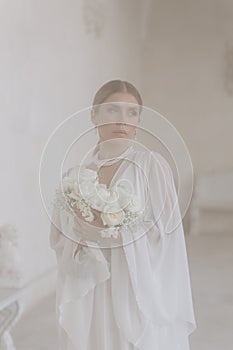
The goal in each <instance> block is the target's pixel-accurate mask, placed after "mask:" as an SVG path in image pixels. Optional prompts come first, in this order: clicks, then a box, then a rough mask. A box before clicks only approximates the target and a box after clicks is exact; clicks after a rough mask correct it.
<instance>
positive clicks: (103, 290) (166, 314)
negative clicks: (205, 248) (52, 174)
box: [50, 80, 196, 350]
mask: <svg viewBox="0 0 233 350" xmlns="http://www.w3.org/2000/svg"><path fill="white" fill-rule="evenodd" d="M141 110H142V99H141V97H140V94H139V93H138V91H137V90H136V88H135V87H134V86H133V85H132V84H130V83H128V82H125V81H120V80H113V81H110V82H108V83H106V84H105V85H103V86H102V87H101V88H100V89H99V91H98V92H97V93H96V96H95V99H94V101H93V108H92V114H91V119H92V122H93V123H94V125H95V126H96V128H97V130H98V134H99V142H98V144H97V145H96V147H95V150H94V152H93V153H92V155H91V159H90V160H89V162H87V163H86V164H85V166H86V167H87V169H91V170H96V171H97V173H98V175H99V183H100V184H102V185H103V184H105V185H106V186H107V188H108V189H111V188H114V189H116V186H117V184H118V185H119V188H120V189H122V188H124V185H122V184H121V181H124V180H127V181H128V184H131V185H132V186H131V189H133V191H134V193H133V194H134V195H136V198H139V199H140V204H141V206H140V208H143V210H142V211H141V213H143V214H142V215H141V216H139V217H140V218H141V220H139V221H138V222H137V221H135V223H134V222H132V223H131V224H130V225H128V226H127V227H125V226H124V227H123V226H122V227H121V228H120V230H119V231H118V235H117V236H115V237H113V236H111V234H110V235H109V236H107V237H103V236H100V234H99V233H100V230H102V229H104V228H105V227H106V225H104V223H105V224H106V222H107V223H108V224H109V222H110V220H115V219H118V217H117V214H116V212H112V213H111V212H110V214H109V213H108V214H106V215H108V216H103V215H102V214H103V213H102V212H101V210H97V209H96V208H92V214H91V215H92V216H91V220H89V222H87V221H86V220H85V219H84V216H83V213H82V212H81V210H80V209H79V208H78V207H77V208H75V211H74V217H73V218H72V219H71V218H70V217H69V218H68V214H67V217H65V219H64V212H63V213H61V211H59V210H56V211H54V214H53V223H52V225H51V231H50V243H51V247H52V248H53V249H54V250H55V251H56V256H57V262H58V281H57V282H58V283H57V317H58V318H57V326H58V331H59V346H60V349H61V350H152V349H153V350H188V349H189V335H190V334H191V333H192V332H193V331H194V329H195V328H196V323H195V318H194V313H193V304H192V295H191V287H190V278H189V268H188V261H187V255H186V247H185V240H184V232H183V226H182V221H181V220H180V224H179V225H178V226H177V227H176V228H175V229H173V232H172V233H171V234H168V233H167V231H166V225H167V224H168V221H169V219H170V218H171V215H173V218H175V219H177V218H178V219H179V218H180V212H179V207H177V206H176V207H175V203H176V200H177V194H176V189H175V185H174V180H173V175H172V171H171V168H170V166H169V165H168V163H167V161H166V160H165V158H164V157H163V156H162V155H160V154H159V153H157V152H155V151H144V150H143V151H137V150H136V149H135V147H134V146H133V145H132V144H131V142H132V141H133V140H134V138H135V133H136V130H137V127H138V126H139V123H140V117H141ZM79 171H80V165H79V166H77V167H74V168H71V169H69V171H68V173H66V174H65V175H68V176H69V177H70V178H74V179H77V178H78V177H79V174H80V172H79ZM122 193H123V192H122ZM104 219H105V220H104ZM70 223H71V225H70ZM110 223H111V222H110ZM58 228H60V229H58ZM67 230H70V232H71V235H70V236H72V235H73V236H75V235H76V241H77V237H78V235H79V244H77V243H76V242H75V241H74V240H73V241H72V240H70V239H68V238H67V237H65V236H64V235H62V233H64V232H65V231H66V232H67ZM80 235H82V238H81V239H80Z"/></svg>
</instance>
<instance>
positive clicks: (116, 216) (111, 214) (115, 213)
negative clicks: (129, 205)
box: [100, 205, 125, 226]
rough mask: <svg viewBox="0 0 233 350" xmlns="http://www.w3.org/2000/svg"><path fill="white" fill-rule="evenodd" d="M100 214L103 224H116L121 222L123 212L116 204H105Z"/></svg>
mask: <svg viewBox="0 0 233 350" xmlns="http://www.w3.org/2000/svg"><path fill="white" fill-rule="evenodd" d="M100 216H101V219H102V221H103V223H104V225H108V226H116V225H119V224H121V223H122V221H123V219H124V217H125V213H124V211H123V210H121V209H120V208H119V207H118V206H113V205H106V206H105V207H104V210H103V212H102V213H101V214H100Z"/></svg>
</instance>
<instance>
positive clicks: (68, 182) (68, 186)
mask: <svg viewBox="0 0 233 350" xmlns="http://www.w3.org/2000/svg"><path fill="white" fill-rule="evenodd" d="M73 187H74V180H73V179H72V178H71V177H69V176H65V177H64V178H63V180H62V190H63V191H64V192H70V191H72V190H73Z"/></svg>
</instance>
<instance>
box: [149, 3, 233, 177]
mask: <svg viewBox="0 0 233 350" xmlns="http://www.w3.org/2000/svg"><path fill="white" fill-rule="evenodd" d="M151 6H152V8H151V10H150V17H149V20H148V26H149V28H148V36H147V41H146V42H145V43H144V49H143V67H142V68H143V72H142V79H143V95H144V100H145V104H146V105H147V106H150V107H152V108H154V109H155V110H157V111H158V112H160V113H161V114H162V115H164V116H165V117H167V118H168V119H169V120H170V121H171V122H172V123H173V124H174V125H175V126H176V128H177V129H178V131H179V132H180V133H181V135H182V136H183V138H184V140H185V142H186V145H187V146H188V149H189V151H190V154H191V158H192V161H193V165H194V171H195V172H196V173H197V174H198V173H202V172H208V171H212V170H224V169H233V161H232V150H233V138H232V129H233V119H232V112H233V58H232V57H233V55H232V52H233V35H232V33H233V20H232V19H233V3H232V2H231V1H228V0H205V1H202V0H198V1H185V0H177V1H172V0H166V1H164V0H156V1H151ZM227 45H229V48H228V49H227ZM227 87H228V88H227ZM230 89H232V93H230Z"/></svg>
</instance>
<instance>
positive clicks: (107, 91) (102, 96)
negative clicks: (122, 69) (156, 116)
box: [92, 80, 143, 113]
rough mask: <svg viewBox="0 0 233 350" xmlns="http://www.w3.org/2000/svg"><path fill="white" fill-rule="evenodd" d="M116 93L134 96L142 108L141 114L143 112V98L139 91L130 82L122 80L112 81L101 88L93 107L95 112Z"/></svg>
mask: <svg viewBox="0 0 233 350" xmlns="http://www.w3.org/2000/svg"><path fill="white" fill-rule="evenodd" d="M116 92H127V93H129V94H131V95H132V96H134V97H135V98H136V100H137V102H138V104H139V106H140V113H141V111H142V105H143V102H142V98H141V95H140V94H139V92H138V90H137V89H136V88H135V86H133V85H132V84H131V83H129V82H128V81H122V80H110V81H108V82H107V83H105V84H104V85H102V86H101V87H100V89H99V90H98V91H97V92H96V94H95V97H94V100H93V103H92V106H93V110H94V111H96V110H97V111H98V107H99V106H98V105H100V104H102V103H104V101H105V100H106V99H107V98H108V97H109V96H110V95H112V94H114V93H116Z"/></svg>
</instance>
